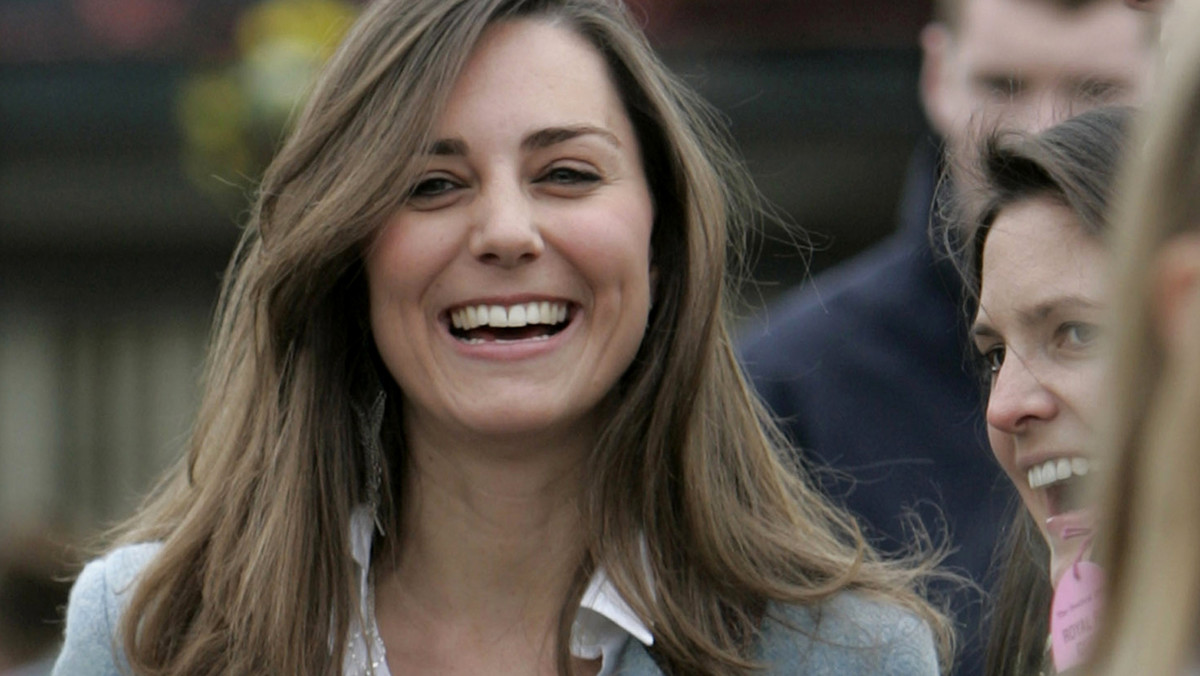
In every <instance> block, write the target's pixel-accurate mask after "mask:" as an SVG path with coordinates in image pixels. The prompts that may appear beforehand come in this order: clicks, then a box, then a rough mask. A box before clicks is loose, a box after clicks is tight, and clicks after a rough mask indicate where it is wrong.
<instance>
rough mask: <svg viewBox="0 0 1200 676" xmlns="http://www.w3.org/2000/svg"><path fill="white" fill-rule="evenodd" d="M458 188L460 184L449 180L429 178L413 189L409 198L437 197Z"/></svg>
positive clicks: (439, 177)
mask: <svg viewBox="0 0 1200 676" xmlns="http://www.w3.org/2000/svg"><path fill="white" fill-rule="evenodd" d="M456 188H458V184H457V183H455V182H454V181H451V180H450V179H448V178H444V177H441V176H438V177H435V178H427V179H425V180H423V181H420V182H419V183H417V184H416V185H415V186H413V189H412V190H410V191H409V193H408V196H409V198H410V199H412V198H418V199H419V198H422V197H437V196H438V195H443V194H445V193H448V192H450V191H451V190H454V189H456Z"/></svg>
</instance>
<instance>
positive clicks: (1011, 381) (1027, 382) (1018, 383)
mask: <svg viewBox="0 0 1200 676" xmlns="http://www.w3.org/2000/svg"><path fill="white" fill-rule="evenodd" d="M1056 415H1058V398H1057V397H1056V395H1055V394H1054V392H1053V391H1052V390H1051V388H1050V387H1048V386H1047V383H1046V382H1045V381H1044V380H1043V379H1042V378H1040V377H1039V374H1038V372H1037V369H1036V368H1033V367H1032V365H1031V364H1030V363H1029V362H1028V361H1027V360H1025V359H1021V358H1019V357H1018V356H1017V355H1015V354H1012V353H1011V351H1010V353H1009V355H1008V357H1007V358H1006V359H1005V360H1004V364H1003V365H1001V367H1000V371H999V372H998V373H997V374H996V376H995V381H994V382H993V383H992V388H991V393H990V394H989V395H988V403H987V422H988V425H991V426H992V427H994V428H996V429H998V430H1001V431H1003V432H1006V433H1008V434H1019V433H1021V432H1023V431H1025V430H1027V429H1028V427H1029V426H1030V425H1031V424H1034V423H1036V422H1038V421H1045V420H1051V419H1053V418H1054V417H1055V416H1056Z"/></svg>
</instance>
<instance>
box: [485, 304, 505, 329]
mask: <svg viewBox="0 0 1200 676" xmlns="http://www.w3.org/2000/svg"><path fill="white" fill-rule="evenodd" d="M488 326H492V327H495V328H498V329H503V328H506V327H507V326H508V310H505V309H504V308H503V307H501V306H499V305H493V306H491V307H489V308H488Z"/></svg>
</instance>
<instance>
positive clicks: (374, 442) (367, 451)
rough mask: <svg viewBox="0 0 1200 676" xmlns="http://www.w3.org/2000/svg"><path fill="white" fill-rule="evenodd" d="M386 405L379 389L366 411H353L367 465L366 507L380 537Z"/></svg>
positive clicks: (383, 395)
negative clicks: (382, 436)
mask: <svg viewBox="0 0 1200 676" xmlns="http://www.w3.org/2000/svg"><path fill="white" fill-rule="evenodd" d="M386 404H387V394H386V393H385V392H384V391H383V390H382V389H380V390H379V394H377V395H375V401H374V403H372V404H371V408H370V409H369V410H368V411H365V412H364V411H363V410H362V409H361V408H359V407H357V406H356V407H355V410H354V414H355V416H356V417H357V418H358V428H359V432H360V434H361V435H362V439H363V452H364V455H365V460H366V463H367V486H366V489H367V505H368V506H369V507H370V508H371V514H372V516H373V519H374V521H375V528H376V529H377V530H378V531H379V534H380V535H383V524H381V523H380V522H379V502H380V497H379V494H380V488H381V486H382V484H383V444H382V442H381V440H380V436H381V434H382V432H383V412H384V410H385V408H386Z"/></svg>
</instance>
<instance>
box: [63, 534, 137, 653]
mask: <svg viewBox="0 0 1200 676" xmlns="http://www.w3.org/2000/svg"><path fill="white" fill-rule="evenodd" d="M160 547H161V545H159V544H158V543H145V544H135V545H126V546H123V547H118V548H116V549H113V550H112V551H110V552H108V553H107V554H105V555H104V556H103V557H101V558H98V559H95V560H94V561H92V562H90V563H88V564H87V566H85V567H84V569H83V572H81V573H80V574H79V577H78V578H77V579H76V580H75V585H74V586H73V587H72V588H71V597H70V600H69V601H68V603H67V628H66V634H65V636H64V639H63V647H62V651H61V652H60V653H59V656H58V661H57V662H56V663H55V666H54V674H55V675H56V676H57V675H59V674H62V675H63V676H65V675H67V674H71V675H72V676H74V675H76V674H79V675H86V676H93V675H94V676H100V675H102V674H103V675H107V674H117V673H120V672H119V663H121V664H123V658H121V657H118V655H119V653H120V650H119V645H118V640H117V636H116V628H117V626H118V624H119V620H120V615H121V612H122V610H123V609H124V607H125V604H126V603H127V602H128V600H129V595H130V594H131V593H132V591H133V586H134V583H135V582H136V581H137V578H138V574H139V573H140V572H141V571H142V569H143V568H144V567H145V566H146V563H147V562H149V561H150V559H152V558H154V555H155V554H157V553H158V550H159V548H160Z"/></svg>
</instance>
